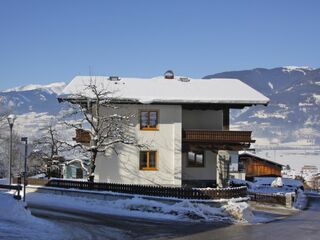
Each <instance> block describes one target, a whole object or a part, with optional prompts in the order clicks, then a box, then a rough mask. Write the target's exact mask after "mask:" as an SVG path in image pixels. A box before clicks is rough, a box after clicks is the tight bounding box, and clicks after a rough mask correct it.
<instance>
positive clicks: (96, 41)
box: [0, 0, 320, 89]
mask: <svg viewBox="0 0 320 240" xmlns="http://www.w3.org/2000/svg"><path fill="white" fill-rule="evenodd" d="M319 9H320V1H317V0H314V1H312V0H308V1H298V0H297V1H294V0H281V1H279V0H274V1H272V0H268V1H267V0H265V1H262V0H261V1H258V0H255V1H253V0H252V1H249V0H247V1H246V0H242V1H240V0H234V1H231V0H224V1H222V0H221V1H214V0H211V1H210V0H208V1H205V0H194V1H191V0H190V1H187V0H185V1H178V0H161V1H160V0H159V1H155V0H154V1H142V0H141V1H139V0H136V1H134V0H127V1H124V0H114V1H107V0H105V1H102V0H101V1H98V0H87V1H81V0H77V1H75V0H74V1H72V0H55V1H49V0H48V1H42V0H38V1H23V0H21V1H16V0H10V1H9V0H3V1H0V89H6V88H9V87H14V86H18V85H24V84H30V83H42V84H46V83H50V82H56V81H65V82H68V81H70V80H71V79H72V78H73V76H75V75H77V74H83V75H87V74H89V72H90V69H91V72H92V73H93V74H102V75H119V76H132V77H133V76H135V77H151V76H156V75H160V74H163V72H165V70H167V69H173V70H174V71H175V72H176V73H177V74H181V75H187V76H190V77H203V76H205V75H208V74H212V73H217V72H222V71H230V70H240V69H251V68H255V67H265V68H272V67H277V66H285V65H298V66H300V65H301V66H302V65H303V66H305V65H308V66H311V67H315V68H318V67H320V31H319V23H320V14H319Z"/></svg>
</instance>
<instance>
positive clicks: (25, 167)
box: [21, 137, 28, 202]
mask: <svg viewBox="0 0 320 240" xmlns="http://www.w3.org/2000/svg"><path fill="white" fill-rule="evenodd" d="M21 142H24V143H25V147H24V172H23V201H24V202H25V201H26V186H27V155H28V138H27V137H22V138H21Z"/></svg>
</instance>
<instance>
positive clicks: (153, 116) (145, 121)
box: [140, 111, 158, 130]
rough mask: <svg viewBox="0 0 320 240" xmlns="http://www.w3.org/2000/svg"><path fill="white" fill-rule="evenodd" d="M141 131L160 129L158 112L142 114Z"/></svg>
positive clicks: (142, 112)
mask: <svg viewBox="0 0 320 240" xmlns="http://www.w3.org/2000/svg"><path fill="white" fill-rule="evenodd" d="M140 129H141V130H157V129H158V111H141V112H140Z"/></svg>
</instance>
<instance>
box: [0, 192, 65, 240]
mask: <svg viewBox="0 0 320 240" xmlns="http://www.w3.org/2000/svg"><path fill="white" fill-rule="evenodd" d="M0 203H1V204H0V239H48V240H49V239H68V238H67V237H66V236H68V234H67V233H66V232H64V230H63V229H60V228H59V227H58V226H56V225H55V224H53V223H51V222H49V221H46V220H44V219H41V218H37V217H34V216H32V215H31V213H30V211H29V210H27V209H25V205H24V204H23V202H22V201H17V200H15V199H14V198H13V196H12V194H10V193H8V192H0Z"/></svg>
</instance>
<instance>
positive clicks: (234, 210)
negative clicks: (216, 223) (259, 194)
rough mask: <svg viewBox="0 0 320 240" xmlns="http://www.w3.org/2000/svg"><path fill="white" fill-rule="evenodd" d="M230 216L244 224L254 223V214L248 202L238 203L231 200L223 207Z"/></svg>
mask: <svg viewBox="0 0 320 240" xmlns="http://www.w3.org/2000/svg"><path fill="white" fill-rule="evenodd" d="M222 208H223V209H224V211H225V212H226V213H228V215H230V216H232V217H233V218H234V219H236V220H238V221H243V222H253V218H254V216H253V213H252V210H251V208H250V207H249V205H248V203H246V202H236V201H233V200H230V201H229V202H228V204H227V205H226V206H223V207H222Z"/></svg>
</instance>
